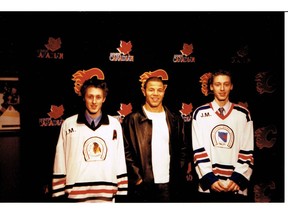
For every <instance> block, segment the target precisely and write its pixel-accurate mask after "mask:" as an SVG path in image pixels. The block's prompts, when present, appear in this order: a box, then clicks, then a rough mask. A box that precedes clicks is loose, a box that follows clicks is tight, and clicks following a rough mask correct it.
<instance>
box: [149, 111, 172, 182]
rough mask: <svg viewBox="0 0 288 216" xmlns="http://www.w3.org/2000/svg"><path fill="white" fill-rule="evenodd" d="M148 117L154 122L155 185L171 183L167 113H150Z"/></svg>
mask: <svg viewBox="0 0 288 216" xmlns="http://www.w3.org/2000/svg"><path fill="white" fill-rule="evenodd" d="M144 110H145V113H146V114H147V117H148V118H149V119H151V120H152V144H151V145H152V153H151V154H152V169H153V174H154V182H155V183H167V182H169V164H170V155H169V132H168V125H167V122H166V115H165V112H164V111H163V112H160V113H156V112H149V111H147V110H146V109H145V108H144Z"/></svg>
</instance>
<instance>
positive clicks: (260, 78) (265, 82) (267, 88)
mask: <svg viewBox="0 0 288 216" xmlns="http://www.w3.org/2000/svg"><path fill="white" fill-rule="evenodd" d="M272 77H273V76H272V75H271V74H270V73H269V72H267V71H265V72H259V73H257V74H256V76H255V81H256V90H257V92H258V93H259V94H263V93H270V94H271V93H273V92H274V91H275V87H274V84H271V81H270V80H271V79H272Z"/></svg>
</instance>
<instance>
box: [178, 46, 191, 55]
mask: <svg viewBox="0 0 288 216" xmlns="http://www.w3.org/2000/svg"><path fill="white" fill-rule="evenodd" d="M180 52H181V53H182V55H185V56H189V55H190V54H191V53H192V52H193V45H192V43H191V44H187V43H184V44H183V49H182V50H180Z"/></svg>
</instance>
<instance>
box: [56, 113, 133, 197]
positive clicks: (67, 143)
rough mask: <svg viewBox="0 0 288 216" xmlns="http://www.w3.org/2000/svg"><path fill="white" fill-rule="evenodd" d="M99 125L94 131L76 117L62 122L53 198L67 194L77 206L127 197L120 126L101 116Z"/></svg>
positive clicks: (113, 120)
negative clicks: (82, 203) (79, 203)
mask: <svg viewBox="0 0 288 216" xmlns="http://www.w3.org/2000/svg"><path fill="white" fill-rule="evenodd" d="M79 119H80V120H79ZM99 124H100V127H99V128H97V129H96V130H95V131H93V130H92V129H91V128H89V127H88V126H87V125H86V124H85V121H83V118H82V120H81V116H80V118H79V117H78V115H74V116H71V117H69V118H67V119H66V120H65V121H64V122H63V124H62V126H61V131H60V135H59V139H58V143H57V147H56V154H55V160H54V169H53V182H52V190H53V193H52V196H53V197H58V196H61V195H64V194H66V195H67V196H68V198H69V199H71V200H75V201H79V202H114V201H115V199H114V198H115V195H127V190H128V179H127V170H126V161H125V153H124V144H123V137H122V128H121V125H120V122H119V121H118V120H117V119H116V118H114V117H111V116H109V115H103V116H102V119H101V121H100V122H99Z"/></svg>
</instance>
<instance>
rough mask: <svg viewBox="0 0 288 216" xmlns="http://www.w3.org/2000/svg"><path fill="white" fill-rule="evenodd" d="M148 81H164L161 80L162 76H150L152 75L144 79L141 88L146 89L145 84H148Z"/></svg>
mask: <svg viewBox="0 0 288 216" xmlns="http://www.w3.org/2000/svg"><path fill="white" fill-rule="evenodd" d="M150 81H158V82H161V83H163V84H164V82H163V80H162V77H160V76H159V77H156V76H152V77H149V78H148V79H147V80H146V81H145V83H144V85H143V88H144V89H146V87H147V84H148V82H150Z"/></svg>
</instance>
